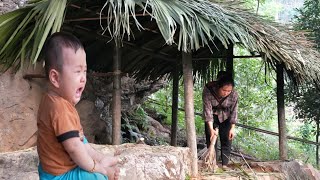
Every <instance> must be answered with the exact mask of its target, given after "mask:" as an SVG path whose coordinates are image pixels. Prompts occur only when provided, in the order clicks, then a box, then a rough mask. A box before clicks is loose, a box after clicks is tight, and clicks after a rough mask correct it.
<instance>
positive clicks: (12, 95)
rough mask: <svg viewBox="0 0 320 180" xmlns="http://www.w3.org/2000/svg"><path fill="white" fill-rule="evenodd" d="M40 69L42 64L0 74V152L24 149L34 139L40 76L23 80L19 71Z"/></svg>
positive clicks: (41, 82) (40, 91)
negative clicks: (15, 72)
mask: <svg viewBox="0 0 320 180" xmlns="http://www.w3.org/2000/svg"><path fill="white" fill-rule="evenodd" d="M27 73H42V67H40V66H37V68H35V69H33V68H30V69H28V70H22V71H19V72H18V73H17V74H14V72H12V71H7V72H5V73H3V74H1V75H0V119H1V121H0V142H1V146H0V152H4V151H13V150H19V149H26V148H29V147H32V146H34V145H35V143H36V132H37V125H36V116H37V111H38V106H39V102H40V99H41V95H42V92H43V90H44V89H43V87H44V80H43V79H33V80H31V81H27V80H25V79H23V78H22V77H23V75H24V74H27Z"/></svg>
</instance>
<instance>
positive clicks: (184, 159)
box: [0, 144, 191, 180]
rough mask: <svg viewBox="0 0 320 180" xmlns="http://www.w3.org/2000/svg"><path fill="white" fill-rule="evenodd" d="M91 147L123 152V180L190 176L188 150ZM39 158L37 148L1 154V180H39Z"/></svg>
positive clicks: (175, 148) (121, 156)
mask: <svg viewBox="0 0 320 180" xmlns="http://www.w3.org/2000/svg"><path fill="white" fill-rule="evenodd" d="M92 146H93V147H94V148H95V149H97V150H98V151H100V152H102V153H104V154H113V153H114V152H115V151H116V150H117V151H120V152H121V154H120V155H119V157H120V158H121V159H123V163H122V164H120V165H119V167H120V178H119V179H120V180H127V179H130V180H155V179H166V180H171V179H172V180H184V179H186V177H187V175H188V174H189V173H190V168H191V159H190V151H189V149H188V148H181V147H179V148H177V147H171V146H148V145H144V144H122V145H119V146H108V145H95V144H92ZM37 165H38V156H37V152H36V149H35V148H31V149H27V150H23V151H17V152H10V153H0V179H5V180H20V179H24V180H38V179H39V177H38V172H37Z"/></svg>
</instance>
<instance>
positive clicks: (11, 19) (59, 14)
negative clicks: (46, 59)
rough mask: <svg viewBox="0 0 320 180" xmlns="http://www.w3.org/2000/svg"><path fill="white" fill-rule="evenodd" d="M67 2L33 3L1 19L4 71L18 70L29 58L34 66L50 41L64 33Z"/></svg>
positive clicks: (38, 0)
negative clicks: (48, 39) (47, 39)
mask: <svg viewBox="0 0 320 180" xmlns="http://www.w3.org/2000/svg"><path fill="white" fill-rule="evenodd" d="M66 3H67V0H59V1H51V0H33V1H28V4H27V5H26V6H25V7H24V8H22V9H18V10H15V11H13V12H9V13H7V14H4V15H2V16H0V47H1V48H0V64H2V65H3V69H2V70H6V69H8V68H9V67H12V66H14V67H15V68H16V69H18V68H19V67H20V66H22V65H23V64H24V59H28V60H29V62H30V63H32V64H34V63H35V62H36V61H37V59H38V57H39V55H40V52H41V49H42V47H43V44H44V42H45V40H46V38H47V37H48V36H49V35H50V34H52V33H54V32H57V31H59V30H60V28H61V25H62V22H63V19H64V14H65V9H66Z"/></svg>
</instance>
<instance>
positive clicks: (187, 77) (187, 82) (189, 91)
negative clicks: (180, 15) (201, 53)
mask: <svg viewBox="0 0 320 180" xmlns="http://www.w3.org/2000/svg"><path fill="white" fill-rule="evenodd" d="M182 64H183V82H184V107H185V122H186V127H187V138H188V140H187V142H188V147H189V148H190V151H191V160H192V162H191V177H192V178H197V176H198V158H197V143H196V130H195V123H194V104H193V98H194V97H193V76H192V55H191V53H185V52H182Z"/></svg>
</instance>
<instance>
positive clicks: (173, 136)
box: [170, 64, 179, 146]
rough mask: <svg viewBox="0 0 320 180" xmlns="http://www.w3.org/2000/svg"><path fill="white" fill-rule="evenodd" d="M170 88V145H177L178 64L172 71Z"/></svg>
mask: <svg viewBox="0 0 320 180" xmlns="http://www.w3.org/2000/svg"><path fill="white" fill-rule="evenodd" d="M172 84H173V86H172V87H173V88H172V116H171V119H172V123H171V142H170V144H171V146H177V129H178V102H179V69H178V64H176V67H175V69H174V73H173V82H172Z"/></svg>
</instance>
